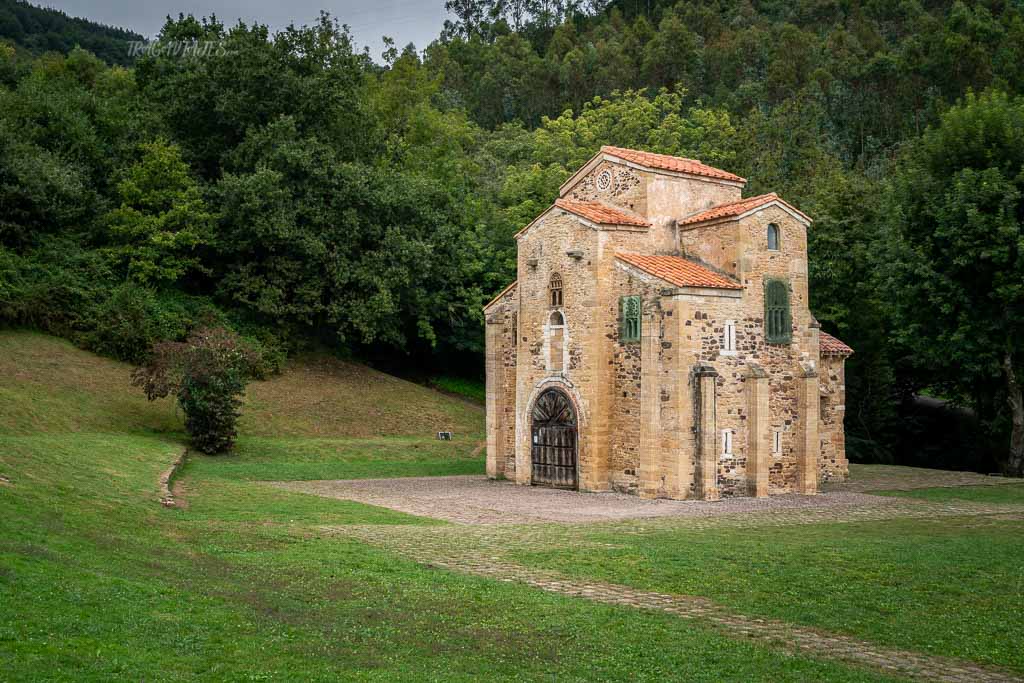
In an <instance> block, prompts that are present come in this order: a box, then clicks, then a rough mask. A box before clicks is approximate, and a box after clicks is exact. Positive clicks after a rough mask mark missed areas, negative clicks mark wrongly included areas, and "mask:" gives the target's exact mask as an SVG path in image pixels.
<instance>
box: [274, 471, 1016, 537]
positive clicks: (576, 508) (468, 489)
mask: <svg viewBox="0 0 1024 683" xmlns="http://www.w3.org/2000/svg"><path fill="white" fill-rule="evenodd" d="M854 473H855V478H854V480H853V481H852V482H850V483H845V484H832V485H829V486H828V487H826V490H825V492H824V493H823V494H821V495H817V496H801V495H795V494H794V495H785V496H770V497H768V498H748V497H738V498H726V499H723V500H720V501H715V502H707V501H696V500H693V501H690V500H644V499H641V498H638V497H637V496H630V495H626V494H621V493H580V492H578V491H564V490H558V489H549V488H539V487H530V486H517V485H516V484H513V483H511V482H508V481H491V480H489V479H487V478H486V477H484V476H482V475H481V476H457V477H408V478H399V479H362V480H341V481H292V482H271V483H272V485H274V486H277V487H280V488H285V489H288V490H291V491H299V492H302V493H312V494H316V495H320V496H325V497H328V498H339V499H344V500H353V501H356V502H360V503H366V504H368V505H377V506H380V507H386V508H391V509H392V510H398V511H400V512H405V513H408V514H411V515H417V516H421V517H433V518H436V519H443V520H447V521H449V522H454V523H456V524H531V523H543V522H561V523H569V524H577V523H593V522H609V521H617V520H627V519H648V518H659V517H708V516H719V515H732V514H750V513H766V514H774V513H777V512H780V511H785V510H811V511H813V512H812V515H813V518H814V519H815V520H817V521H822V519H823V517H822V514H824V515H825V516H826V517H829V518H837V519H841V518H843V516H844V515H845V514H847V513H845V512H842V513H840V514H839V515H838V516H836V515H835V514H834V512H830V511H835V510H836V509H838V510H850V509H853V508H858V509H859V508H867V509H872V508H878V507H890V506H898V505H899V504H900V502H899V500H898V499H892V498H881V497H878V496H867V495H864V493H863V492H865V491H876V490H882V489H910V488H927V487H935V486H940V487H941V486H963V485H969V484H970V485H979V484H993V485H995V484H1006V483H1014V482H1017V483H1021V480H1019V479H1016V480H1015V479H1006V478H1001V477H988V476H985V475H980V474H974V473H971V472H946V471H942V470H925V469H915V468H910V467H889V466H881V467H880V466H861V467H857V466H854Z"/></svg>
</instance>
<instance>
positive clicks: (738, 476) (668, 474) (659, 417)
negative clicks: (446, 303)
mask: <svg viewBox="0 0 1024 683" xmlns="http://www.w3.org/2000/svg"><path fill="white" fill-rule="evenodd" d="M745 182H746V181H745V180H744V179H743V178H740V177H738V176H736V175H733V174H731V173H728V172H726V171H722V170H720V169H715V168H712V167H710V166H707V165H704V164H702V163H700V162H697V161H694V160H689V159H681V158H678V157H671V156H665V155H658V154H650V153H646V152H639V151H636V150H626V149H621V148H615V147H604V148H602V150H601V152H600V153H599V154H597V155H596V156H595V157H594V158H593V159H591V160H590V161H589V162H588V163H587V164H586V165H585V166H584V167H583V168H581V169H580V170H579V171H578V172H577V173H576V174H575V175H573V176H572V177H571V178H570V179H569V180H568V181H567V182H566V183H565V185H563V186H562V188H561V191H560V195H561V196H560V197H559V199H558V200H557V201H556V202H555V204H553V205H552V206H551V207H550V208H549V209H547V210H546V211H545V212H544V213H542V214H541V215H540V216H538V217H537V219H536V220H534V221H533V222H532V223H530V224H529V225H528V226H526V227H525V228H523V230H521V231H520V232H519V233H518V234H517V236H516V240H517V243H518V279H517V280H516V282H514V283H512V285H510V286H509V287H508V288H507V289H506V290H505V291H503V292H502V293H501V294H499V295H498V296H497V297H496V298H495V299H494V301H492V302H491V303H490V304H488V305H487V307H486V308H485V314H486V319H487V330H486V335H487V336H486V342H487V472H488V475H489V476H491V477H505V478H508V479H512V480H515V481H516V482H518V483H521V484H534V485H545V486H556V487H564V488H576V489H580V490H584V491H608V490H616V491H624V492H631V493H637V494H639V495H641V496H644V497H651V498H654V497H666V498H677V499H687V498H697V499H704V500H713V499H717V498H718V497H720V496H729V495H754V496H765V495H769V494H773V493H788V492H796V493H808V494H809V493H815V492H816V491H817V487H818V483H819V482H820V481H822V480H827V479H842V478H845V476H846V474H847V461H846V456H845V447H844V441H843V407H844V405H843V404H844V394H845V387H844V384H843V383H844V378H843V364H844V360H845V358H846V357H847V356H848V355H849V354H850V353H852V351H851V350H850V349H849V347H847V346H845V345H844V344H842V342H840V341H839V340H837V339H835V338H833V337H829V336H828V335H826V334H824V333H822V332H821V331H820V330H819V329H818V324H817V322H816V321H815V319H814V316H813V315H812V314H811V312H810V310H809V308H808V292H807V229H808V227H809V226H810V224H811V221H810V219H809V218H808V217H807V216H806V215H804V214H803V213H801V212H800V211H799V210H798V209H796V208H795V207H793V206H791V205H790V204H788V203H786V202H785V201H783V200H782V199H780V198H779V197H778V196H776V195H774V194H769V195H762V196H759V197H753V198H747V199H743V198H742V197H741V191H742V188H743V186H744V184H745Z"/></svg>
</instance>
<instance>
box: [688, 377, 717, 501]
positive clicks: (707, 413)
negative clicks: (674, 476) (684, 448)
mask: <svg viewBox="0 0 1024 683" xmlns="http://www.w3.org/2000/svg"><path fill="white" fill-rule="evenodd" d="M717 379H718V371H717V370H715V369H714V368H713V367H711V366H710V365H697V366H696V367H694V370H693V381H694V384H695V387H694V388H695V389H696V393H697V397H696V398H697V410H698V412H699V414H698V418H697V424H696V427H697V461H698V462H699V463H700V464H699V467H698V470H699V471H700V472H699V477H700V479H699V484H700V486H699V489H700V497H701V498H702V499H704V500H718V499H719V496H720V493H719V490H718V426H717V422H718V421H717V418H716V415H715V408H716V405H715V404H716V400H715V393H716V385H715V382H716V380H717Z"/></svg>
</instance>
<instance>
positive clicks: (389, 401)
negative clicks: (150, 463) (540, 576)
mask: <svg viewBox="0 0 1024 683" xmlns="http://www.w3.org/2000/svg"><path fill="white" fill-rule="evenodd" d="M130 373H131V366H129V365H127V364H124V363H118V362H116V361H112V360H109V359H106V358H102V357H99V356H96V355H94V354H91V353H89V352H87V351H82V350H80V349H77V348H75V347H74V346H73V345H71V344H70V343H68V342H66V341H64V340H61V339H58V338H55V337H51V336H48V335H44V334H37V333H32V332H0V377H4V378H5V381H4V382H3V383H2V384H0V434H5V433H6V434H30V433H36V432H51V433H53V432H115V433H134V432H157V433H170V434H176V433H178V432H180V431H181V429H182V427H181V418H180V415H178V414H177V411H176V408H175V405H174V402H173V401H172V400H170V399H165V400H159V401H154V402H148V401H146V399H145V397H144V396H143V394H142V392H141V391H140V390H139V389H137V388H135V387H132V386H131V384H130V381H129V376H130ZM438 431H454V432H455V433H456V434H457V435H459V436H466V437H467V438H469V437H479V436H480V435H481V434H482V432H483V409H482V408H481V407H479V406H474V405H472V404H470V403H467V402H466V401H462V400H459V399H456V398H452V397H449V396H445V395H444V394H441V393H439V392H437V391H434V390H432V389H428V388H426V387H422V386H420V385H418V384H414V383H412V382H407V381H405V380H401V379H398V378H397V377H393V376H391V375H387V374H384V373H382V372H378V371H376V370H372V369H370V368H368V367H366V366H363V365H358V364H355V363H347V362H344V361H339V360H336V359H334V358H330V357H327V356H307V357H304V358H300V359H298V360H294V361H292V362H290V363H289V364H288V366H287V368H286V369H285V371H284V372H283V373H282V374H281V375H280V376H277V377H274V378H271V379H270V380H268V381H265V382H254V383H252V384H251V385H250V386H249V390H248V393H247V395H246V398H245V405H244V408H243V416H242V420H241V424H240V428H239V433H240V436H242V437H243V439H244V438H245V437H247V436H254V437H279V436H290V437H322V438H345V437H349V438H368V437H399V436H405V437H414V436H419V437H423V438H425V439H427V438H429V439H434V438H436V432H438Z"/></svg>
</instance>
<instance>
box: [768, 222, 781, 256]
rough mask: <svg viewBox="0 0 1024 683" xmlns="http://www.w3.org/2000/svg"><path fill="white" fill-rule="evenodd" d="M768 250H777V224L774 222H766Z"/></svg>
mask: <svg viewBox="0 0 1024 683" xmlns="http://www.w3.org/2000/svg"><path fill="white" fill-rule="evenodd" d="M768 250H769V251H778V250H779V226H777V225H775V223H769V224H768Z"/></svg>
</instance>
